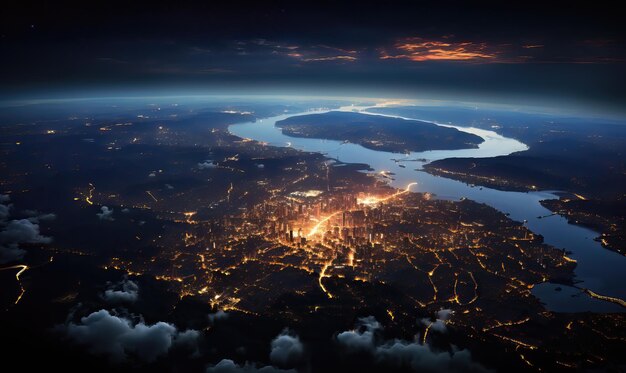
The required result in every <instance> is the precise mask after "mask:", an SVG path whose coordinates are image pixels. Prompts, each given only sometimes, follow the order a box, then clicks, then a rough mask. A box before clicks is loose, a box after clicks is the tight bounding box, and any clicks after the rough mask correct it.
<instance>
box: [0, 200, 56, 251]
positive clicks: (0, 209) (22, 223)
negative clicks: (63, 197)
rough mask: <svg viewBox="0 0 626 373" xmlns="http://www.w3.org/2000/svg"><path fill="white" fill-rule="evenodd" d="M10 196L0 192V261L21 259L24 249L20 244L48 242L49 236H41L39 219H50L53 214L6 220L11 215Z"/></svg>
mask: <svg viewBox="0 0 626 373" xmlns="http://www.w3.org/2000/svg"><path fill="white" fill-rule="evenodd" d="M9 201H10V198H9V196H8V195H6V194H0V263H8V262H12V261H16V260H19V259H22V257H23V256H24V254H25V253H26V251H25V250H24V249H22V248H20V244H24V243H29V244H48V243H50V242H52V238H51V237H46V236H43V235H42V234H41V233H40V230H39V221H40V220H51V219H54V218H55V215H54V214H43V215H38V216H31V217H30V218H28V219H13V220H8V218H9V217H10V215H11V211H10V210H11V207H12V205H10V204H9Z"/></svg>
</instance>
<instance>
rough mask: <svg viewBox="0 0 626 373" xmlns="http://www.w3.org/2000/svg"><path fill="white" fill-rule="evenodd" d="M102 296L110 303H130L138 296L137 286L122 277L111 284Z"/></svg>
mask: <svg viewBox="0 0 626 373" xmlns="http://www.w3.org/2000/svg"><path fill="white" fill-rule="evenodd" d="M102 297H103V298H104V300H106V301H107V302H110V303H121V302H127V303H132V302H134V301H136V300H137V298H138V297H139V286H138V285H137V284H136V283H135V282H134V281H131V280H129V279H124V280H122V281H120V282H118V283H117V284H111V285H110V286H109V288H108V289H106V290H105V291H104V294H103V295H102Z"/></svg>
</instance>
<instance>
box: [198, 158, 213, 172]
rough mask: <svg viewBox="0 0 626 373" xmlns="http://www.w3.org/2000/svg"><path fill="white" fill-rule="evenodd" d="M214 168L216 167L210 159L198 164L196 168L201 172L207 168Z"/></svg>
mask: <svg viewBox="0 0 626 373" xmlns="http://www.w3.org/2000/svg"><path fill="white" fill-rule="evenodd" d="M216 167H217V165H216V164H215V163H213V161H212V160H210V159H207V160H206V161H204V162H200V163H198V168H199V169H201V170H204V169H207V168H216Z"/></svg>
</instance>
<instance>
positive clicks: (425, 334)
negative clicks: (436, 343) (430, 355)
mask: <svg viewBox="0 0 626 373" xmlns="http://www.w3.org/2000/svg"><path fill="white" fill-rule="evenodd" d="M431 326H433V323H432V322H431V323H430V324H428V326H427V327H426V330H424V337H423V338H422V344H423V345H425V344H426V337H427V336H428V331H429V330H430V327H431Z"/></svg>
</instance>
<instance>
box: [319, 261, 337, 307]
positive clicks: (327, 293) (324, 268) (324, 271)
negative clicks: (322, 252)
mask: <svg viewBox="0 0 626 373" xmlns="http://www.w3.org/2000/svg"><path fill="white" fill-rule="evenodd" d="M333 260H334V259H331V260H329V261H327V262H326V263H324V266H323V267H322V270H321V271H320V276H319V278H318V279H317V282H318V283H319V285H320V289H322V291H323V292H324V293H325V294H326V295H327V296H328V298H329V299H332V298H333V295H332V294H331V293H330V292H329V291H328V289H326V287H325V286H324V284H323V283H322V279H323V278H324V277H328V276H326V271H327V270H328V267H330V265H331V264H332V263H333Z"/></svg>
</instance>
